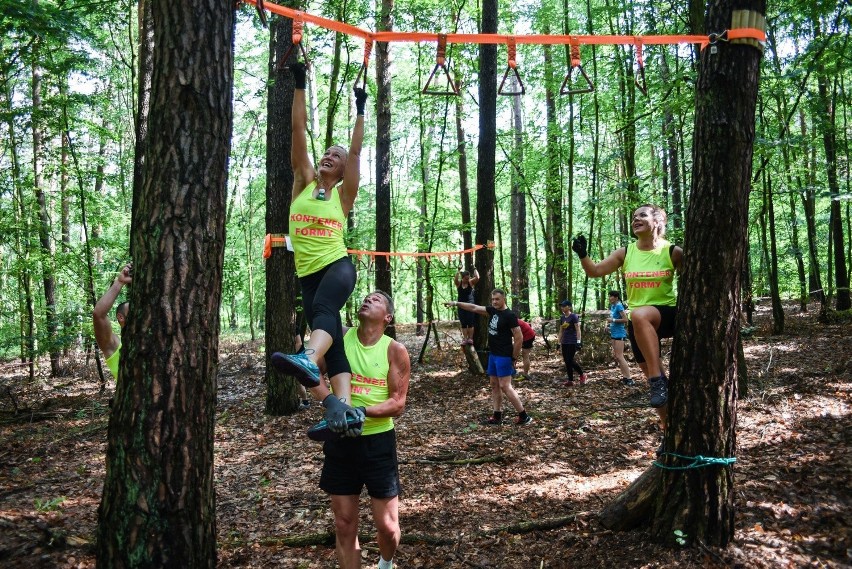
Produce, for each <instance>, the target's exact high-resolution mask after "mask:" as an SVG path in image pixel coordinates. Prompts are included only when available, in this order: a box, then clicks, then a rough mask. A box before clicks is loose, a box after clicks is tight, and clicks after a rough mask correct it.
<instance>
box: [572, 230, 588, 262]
mask: <svg viewBox="0 0 852 569" xmlns="http://www.w3.org/2000/svg"><path fill="white" fill-rule="evenodd" d="M586 247H587V245H586V238H585V237H584V236H583V235H578V236H577V237H576V238H575V239H574V240H573V241H572V242H571V248H572V249H573V250H574V252H575V253H577V256H578V257H580V258H581V259H585V258H586V257H588V256H589V253H588V251H587V250H586Z"/></svg>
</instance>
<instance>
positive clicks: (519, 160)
mask: <svg viewBox="0 0 852 569" xmlns="http://www.w3.org/2000/svg"><path fill="white" fill-rule="evenodd" d="M515 81H517V79H515ZM514 88H515V89H516V90H518V89H520V87H518V86H515V87H514ZM512 99H513V101H512V114H513V118H514V127H515V138H514V142H515V148H514V152H513V154H514V158H513V162H514V164H515V167H514V168H513V169H512V211H511V216H512V217H511V219H512V310H513V311H514V312H515V314H517V315H518V316H520V317H522V318H529V314H530V279H529V254H528V251H527V194H526V186H527V185H526V181H525V180H524V171H523V165H524V130H523V129H524V126H523V120H522V117H521V98H520V97H512Z"/></svg>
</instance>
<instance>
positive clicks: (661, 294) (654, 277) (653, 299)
mask: <svg viewBox="0 0 852 569" xmlns="http://www.w3.org/2000/svg"><path fill="white" fill-rule="evenodd" d="M670 247H671V244H670V243H669V242H668V241H665V240H662V241H661V242H660V245H659V246H658V247H657V248H656V249H653V250H651V251H641V250H640V249H639V248H637V247H636V243H631V244H630V245H628V246H627V251H626V252H625V254H624V279H625V280H626V281H627V304H628V306H629V307H630V308H639V307H640V306H649V305H653V306H675V305H676V304H677V298H676V297H675V291H674V273H675V271H674V263H673V262H672V258H671V254H670V252H669V248H670Z"/></svg>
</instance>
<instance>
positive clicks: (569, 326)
mask: <svg viewBox="0 0 852 569" xmlns="http://www.w3.org/2000/svg"><path fill="white" fill-rule="evenodd" d="M559 309H560V310H561V311H562V316H560V317H559V347H560V349H561V350H562V359H563V360H564V361H565V370H566V371H567V372H568V380H567V381H565V383H563V384H562V385H564V386H565V387H571V386H572V385H574V372H575V371H576V372H577V373H579V374H580V385H586V373H585V372H584V371H583V368H581V367H580V364H578V363H577V362H575V361H574V356H576V355H577V350H579V349H580V348H581V347H582V346H583V333H582V331H581V330H580V317H579V316H577V315H576V314H575V313H574V312H573V310H574V305H573V304H572V303H571V301H570V300H563V301H562V302H560V303H559Z"/></svg>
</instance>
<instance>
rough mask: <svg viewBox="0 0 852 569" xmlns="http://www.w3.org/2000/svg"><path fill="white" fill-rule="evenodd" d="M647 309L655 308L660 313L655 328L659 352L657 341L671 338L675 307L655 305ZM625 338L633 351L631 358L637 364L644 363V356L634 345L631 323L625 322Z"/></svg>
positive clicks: (636, 345) (650, 305)
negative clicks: (657, 325)
mask: <svg viewBox="0 0 852 569" xmlns="http://www.w3.org/2000/svg"><path fill="white" fill-rule="evenodd" d="M647 307H648V308H656V309H657V311H658V312H659V313H660V326H659V328H657V339H658V342H657V351H658V352H659V351H660V344H659V340H660V339H662V338H672V337H674V332H675V318H676V317H677V306H659V305H655V304H649V305H647ZM627 337H628V338H630V349H631V350H633V357H634V358H635V359H636V363H637V364H643V363H645V356H644V355H642V350H640V349H639V345H638V344H637V343H636V335H635V334H634V333H633V321H632V320H630V321H628V322H627Z"/></svg>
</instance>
